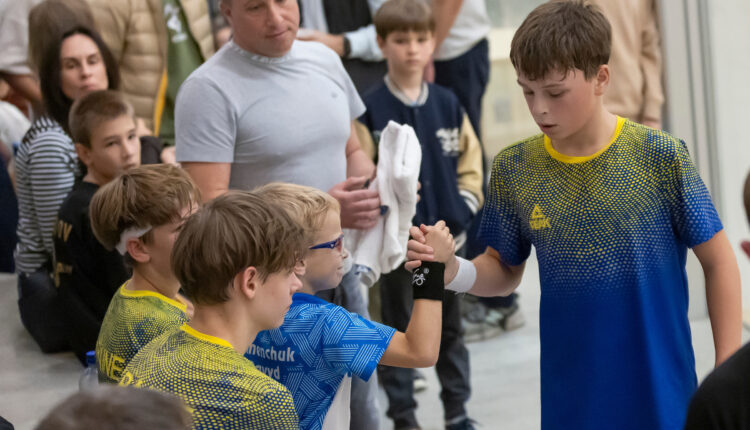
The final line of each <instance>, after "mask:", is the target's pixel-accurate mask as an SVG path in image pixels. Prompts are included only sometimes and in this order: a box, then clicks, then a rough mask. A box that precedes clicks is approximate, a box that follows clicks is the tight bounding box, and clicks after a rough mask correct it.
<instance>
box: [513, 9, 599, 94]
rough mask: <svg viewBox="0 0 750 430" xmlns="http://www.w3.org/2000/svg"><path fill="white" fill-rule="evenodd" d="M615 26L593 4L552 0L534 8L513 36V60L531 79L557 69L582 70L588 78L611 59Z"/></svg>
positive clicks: (566, 70)
mask: <svg viewBox="0 0 750 430" xmlns="http://www.w3.org/2000/svg"><path fill="white" fill-rule="evenodd" d="M611 47H612V30H611V27H610V25H609V21H607V18H605V17H604V15H603V14H602V13H601V11H599V9H598V8H597V7H595V6H593V5H591V4H587V3H584V2H583V1H580V0H572V1H553V2H549V3H544V4H542V5H541V6H539V7H537V8H536V9H534V10H533V11H532V12H531V13H530V14H529V16H527V17H526V19H525V20H524V21H523V23H522V24H521V26H520V27H519V28H518V31H516V33H515V35H514V36H513V41H512V42H511V45H510V61H511V63H512V64H513V67H515V68H516V71H517V72H518V73H519V74H523V75H524V76H525V77H526V78H528V79H530V80H532V81H533V80H536V79H541V78H544V77H545V76H546V75H547V73H549V72H551V71H553V70H557V71H559V72H561V73H564V74H567V73H568V72H570V71H571V70H575V69H578V70H582V71H583V74H584V77H585V78H586V79H591V78H592V77H594V76H596V73H597V71H598V70H599V67H600V66H601V65H602V64H607V63H608V62H609V54H610V51H611Z"/></svg>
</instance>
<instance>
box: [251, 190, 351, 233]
mask: <svg viewBox="0 0 750 430" xmlns="http://www.w3.org/2000/svg"><path fill="white" fill-rule="evenodd" d="M253 193H255V194H257V195H259V196H260V197H261V198H263V199H264V200H266V201H276V202H277V203H279V204H281V206H282V207H283V208H284V209H285V210H286V211H287V213H288V214H289V216H290V217H292V219H294V220H295V221H296V222H297V223H299V224H300V225H302V226H303V227H304V228H305V230H306V234H307V237H308V239H309V240H313V239H314V237H313V236H315V234H317V232H318V231H319V230H320V229H321V228H322V227H323V222H324V221H325V216H326V214H327V213H328V211H330V210H335V211H339V210H340V205H339V202H338V200H336V199H334V198H333V197H331V195H330V194H328V193H326V192H324V191H320V190H319V189H317V188H313V187H307V186H304V185H297V184H287V183H283V182H271V183H270V184H266V185H263V186H261V187H258V188H256V189H254V190H253Z"/></svg>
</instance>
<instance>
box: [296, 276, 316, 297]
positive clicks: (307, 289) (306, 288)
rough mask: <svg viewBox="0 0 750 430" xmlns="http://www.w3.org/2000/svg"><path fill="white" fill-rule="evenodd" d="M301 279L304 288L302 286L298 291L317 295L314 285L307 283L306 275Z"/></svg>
mask: <svg viewBox="0 0 750 430" xmlns="http://www.w3.org/2000/svg"><path fill="white" fill-rule="evenodd" d="M300 281H302V288H300V289H299V290H298V292H299V293H305V294H310V295H312V296H314V295H315V290H313V287H312V285H310V284H309V283H307V282H306V281H305V278H304V277H300Z"/></svg>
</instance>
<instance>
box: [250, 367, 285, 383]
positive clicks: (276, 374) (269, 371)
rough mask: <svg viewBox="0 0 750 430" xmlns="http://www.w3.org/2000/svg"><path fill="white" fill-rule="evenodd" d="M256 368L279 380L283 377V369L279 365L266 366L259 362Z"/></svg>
mask: <svg viewBox="0 0 750 430" xmlns="http://www.w3.org/2000/svg"><path fill="white" fill-rule="evenodd" d="M253 364H254V363H253ZM255 368H256V369H258V370H260V371H261V372H263V373H265V374H266V375H268V376H270V377H271V378H273V379H275V380H277V381H278V380H279V379H280V378H281V369H279V366H276V367H275V368H273V367H266V366H261V365H259V364H256V365H255Z"/></svg>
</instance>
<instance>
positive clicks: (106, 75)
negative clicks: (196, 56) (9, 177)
mask: <svg viewBox="0 0 750 430" xmlns="http://www.w3.org/2000/svg"><path fill="white" fill-rule="evenodd" d="M30 31H31V35H32V36H34V34H35V32H37V31H38V32H43V31H45V29H43V28H41V29H35V28H31V29H30ZM30 43H32V44H33V43H34V41H33V40H32V41H31V42H30ZM46 48H47V49H46V52H45V54H44V55H42V56H41V57H40V64H39V67H38V69H39V70H40V71H41V88H42V98H43V101H44V105H45V114H44V115H43V116H41V117H39V118H37V119H36V120H35V121H34V122H33V123H32V125H31V129H29V131H28V132H27V133H26V135H25V136H24V138H23V140H22V142H21V145H20V147H19V149H18V154H17V156H16V186H17V192H18V207H19V217H18V218H19V219H18V228H17V233H18V247H17V249H16V271H17V272H18V290H19V295H18V297H19V299H18V306H19V309H20V313H21V320H22V322H23V324H24V326H25V327H26V329H27V330H28V331H29V332H30V333H31V335H32V336H33V337H34V339H35V340H36V342H37V343H38V344H39V346H40V347H41V348H42V351H45V352H51V351H56V350H60V349H63V348H64V347H65V345H66V343H67V340H66V338H65V336H64V330H63V327H62V325H61V324H60V318H59V316H58V314H57V312H56V306H54V305H53V304H52V302H53V301H54V299H55V287H54V284H53V281H52V278H51V277H50V273H51V269H52V267H51V266H52V253H53V241H52V236H53V230H54V226H55V220H56V218H57V212H58V210H59V209H60V205H61V204H62V202H63V200H65V197H66V196H67V195H68V193H69V192H70V190H71V189H72V188H73V183H74V181H75V178H76V175H77V174H78V166H77V156H76V152H75V146H74V145H73V141H72V140H71V138H70V133H69V130H68V125H67V123H68V113H69V111H70V106H71V105H72V103H73V101H74V100H76V99H77V98H79V97H81V96H83V95H86V94H88V93H90V92H92V91H96V90H103V89H107V88H116V87H117V84H118V82H119V74H118V70H117V67H116V66H115V61H114V59H113V57H112V54H111V53H110V52H109V50H108V49H107V47H106V46H105V45H104V42H102V40H101V38H100V37H99V36H98V35H97V34H96V33H95V32H93V31H91V30H89V29H87V28H85V27H76V28H74V29H73V30H70V31H68V32H67V33H65V34H63V35H62V36H60V37H59V38H58V39H57V40H56V41H55V42H54V43H52V42H50V43H49V45H48V46H47V47H46Z"/></svg>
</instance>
